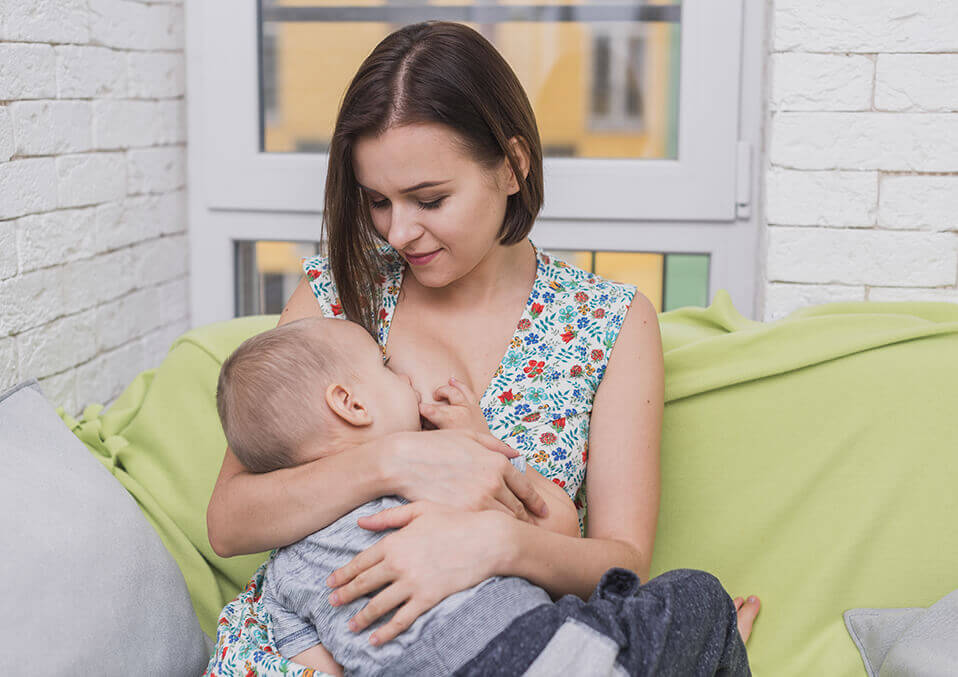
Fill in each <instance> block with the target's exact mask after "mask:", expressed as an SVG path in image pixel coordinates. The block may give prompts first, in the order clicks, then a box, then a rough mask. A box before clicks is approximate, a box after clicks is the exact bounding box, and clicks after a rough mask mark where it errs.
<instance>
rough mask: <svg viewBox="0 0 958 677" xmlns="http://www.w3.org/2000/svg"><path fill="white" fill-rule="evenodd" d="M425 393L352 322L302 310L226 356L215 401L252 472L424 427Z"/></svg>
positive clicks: (227, 431) (234, 444) (232, 442)
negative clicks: (304, 315) (302, 314)
mask: <svg viewBox="0 0 958 677" xmlns="http://www.w3.org/2000/svg"><path fill="white" fill-rule="evenodd" d="M419 401H420V397H419V394H418V393H417V392H416V391H415V390H414V389H413V387H412V383H411V382H410V380H409V377H407V376H402V375H399V374H397V373H395V372H393V371H392V370H391V369H389V368H388V367H387V366H386V365H385V364H384V362H383V359H382V353H381V352H380V349H379V346H378V345H376V342H375V341H374V340H373V339H372V337H371V336H370V335H369V334H368V333H367V332H366V331H365V330H364V329H363V328H362V327H361V326H360V325H358V324H356V323H355V322H349V321H345V320H337V319H324V318H317V317H310V318H304V319H302V320H296V321H294V322H289V323H287V324H284V325H281V326H279V327H276V328H275V329H270V330H268V331H265V332H263V333H261V334H257V335H256V336H253V337H251V338H249V339H247V340H246V341H244V342H243V343H242V344H240V346H239V347H238V348H237V349H236V350H235V351H233V353H232V354H231V355H230V356H229V357H228V358H227V359H226V361H225V362H223V366H222V368H221V369H220V377H219V382H218V384H217V387H216V408H217V411H218V412H219V416H220V422H221V423H222V425H223V432H224V433H225V434H226V441H227V442H228V443H229V445H230V448H231V449H232V451H233V453H234V454H236V457H237V458H238V459H239V460H240V461H241V462H242V463H243V465H245V466H246V467H247V468H249V469H250V470H252V471H253V472H268V471H270V470H275V469H277V468H285V467H289V466H293V465H298V464H300V463H306V462H308V461H312V460H315V459H317V458H319V457H320V456H326V455H329V454H331V453H336V452H337V451H341V450H342V449H344V448H346V447H349V446H354V445H357V444H361V443H363V442H366V441H368V440H371V439H375V438H377V437H381V436H383V435H387V434H389V433H393V432H400V431H409V430H419V429H420V419H419Z"/></svg>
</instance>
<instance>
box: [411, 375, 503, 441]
mask: <svg viewBox="0 0 958 677" xmlns="http://www.w3.org/2000/svg"><path fill="white" fill-rule="evenodd" d="M432 396H433V399H435V400H437V401H440V402H433V403H428V402H423V403H422V404H420V405H419V414H420V415H421V416H422V417H423V418H424V419H426V420H427V421H429V422H430V423H432V424H433V425H434V426H436V427H437V428H439V429H440V430H448V429H450V428H461V429H465V430H472V431H475V432H480V433H488V432H489V425H488V424H487V423H486V419H485V417H484V416H483V415H482V410H481V409H480V408H479V398H478V397H476V395H475V393H473V392H472V390H471V389H470V388H469V386H467V385H466V384H465V383H463V382H462V381H457V380H456V377H455V376H452V377H450V378H449V385H446V386H439V387H438V388H436V390H435V392H433V394H432ZM441 400H445V402H448V404H445V403H443V402H441Z"/></svg>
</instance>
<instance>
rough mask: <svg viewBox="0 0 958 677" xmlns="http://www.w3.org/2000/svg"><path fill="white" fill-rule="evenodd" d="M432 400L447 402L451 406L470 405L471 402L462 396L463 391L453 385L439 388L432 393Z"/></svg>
mask: <svg viewBox="0 0 958 677" xmlns="http://www.w3.org/2000/svg"><path fill="white" fill-rule="evenodd" d="M450 380H451V379H450ZM432 398H433V399H434V400H437V401H438V400H446V401H447V402H448V403H449V404H453V405H458V406H462V405H465V404H469V400H467V399H466V397H465V395H463V394H462V391H460V390H459V389H458V388H456V387H455V386H452V385H448V386H439V387H438V388H436V389H435V390H434V391H433V392H432Z"/></svg>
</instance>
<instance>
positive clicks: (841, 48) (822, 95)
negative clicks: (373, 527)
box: [762, 0, 958, 320]
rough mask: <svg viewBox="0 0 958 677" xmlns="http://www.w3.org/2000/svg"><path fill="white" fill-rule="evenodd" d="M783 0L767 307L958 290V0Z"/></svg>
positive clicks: (774, 311) (772, 94)
mask: <svg viewBox="0 0 958 677" xmlns="http://www.w3.org/2000/svg"><path fill="white" fill-rule="evenodd" d="M770 2H771V4H770V17H771V37H770V40H769V45H770V54H769V58H770V60H771V61H770V63H769V66H770V68H769V81H768V91H769V116H770V117H769V120H768V125H767V127H766V133H767V135H768V136H767V139H766V141H767V144H766V147H767V148H768V151H767V155H766V157H765V172H766V175H765V182H766V183H765V191H764V193H765V196H766V205H765V208H766V220H767V230H766V232H765V233H764V234H763V235H764V238H763V239H764V240H765V244H766V246H767V261H766V270H765V274H766V279H765V280H764V281H763V285H762V286H763V287H764V297H765V303H764V318H763V319H766V320H769V319H777V318H779V317H781V316H783V315H785V314H787V313H788V312H790V311H791V310H793V309H795V308H798V307H800V306H804V305H808V304H817V303H827V302H831V301H846V300H847V301H863V300H870V301H897V300H929V301H953V302H958V288H956V282H958V2H955V1H954V0H841V1H838V0H770Z"/></svg>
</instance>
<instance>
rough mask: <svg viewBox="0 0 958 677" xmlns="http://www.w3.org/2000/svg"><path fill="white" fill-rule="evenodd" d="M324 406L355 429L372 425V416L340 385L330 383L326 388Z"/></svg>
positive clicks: (357, 399) (354, 395) (351, 393)
mask: <svg viewBox="0 0 958 677" xmlns="http://www.w3.org/2000/svg"><path fill="white" fill-rule="evenodd" d="M326 404H327V405H329V408H330V410H331V411H332V412H333V413H334V414H335V415H336V416H338V417H339V418H341V419H342V420H343V421H345V422H346V423H348V424H350V425H353V426H356V427H357V428H362V427H365V426H368V425H372V423H373V416H372V414H371V413H370V411H369V410H368V409H367V408H366V405H365V404H363V403H362V402H361V401H360V400H359V398H358V397H356V394H355V393H353V392H350V390H349V389H348V388H347V387H346V386H344V385H342V384H341V383H330V384H329V387H327V388H326Z"/></svg>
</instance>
